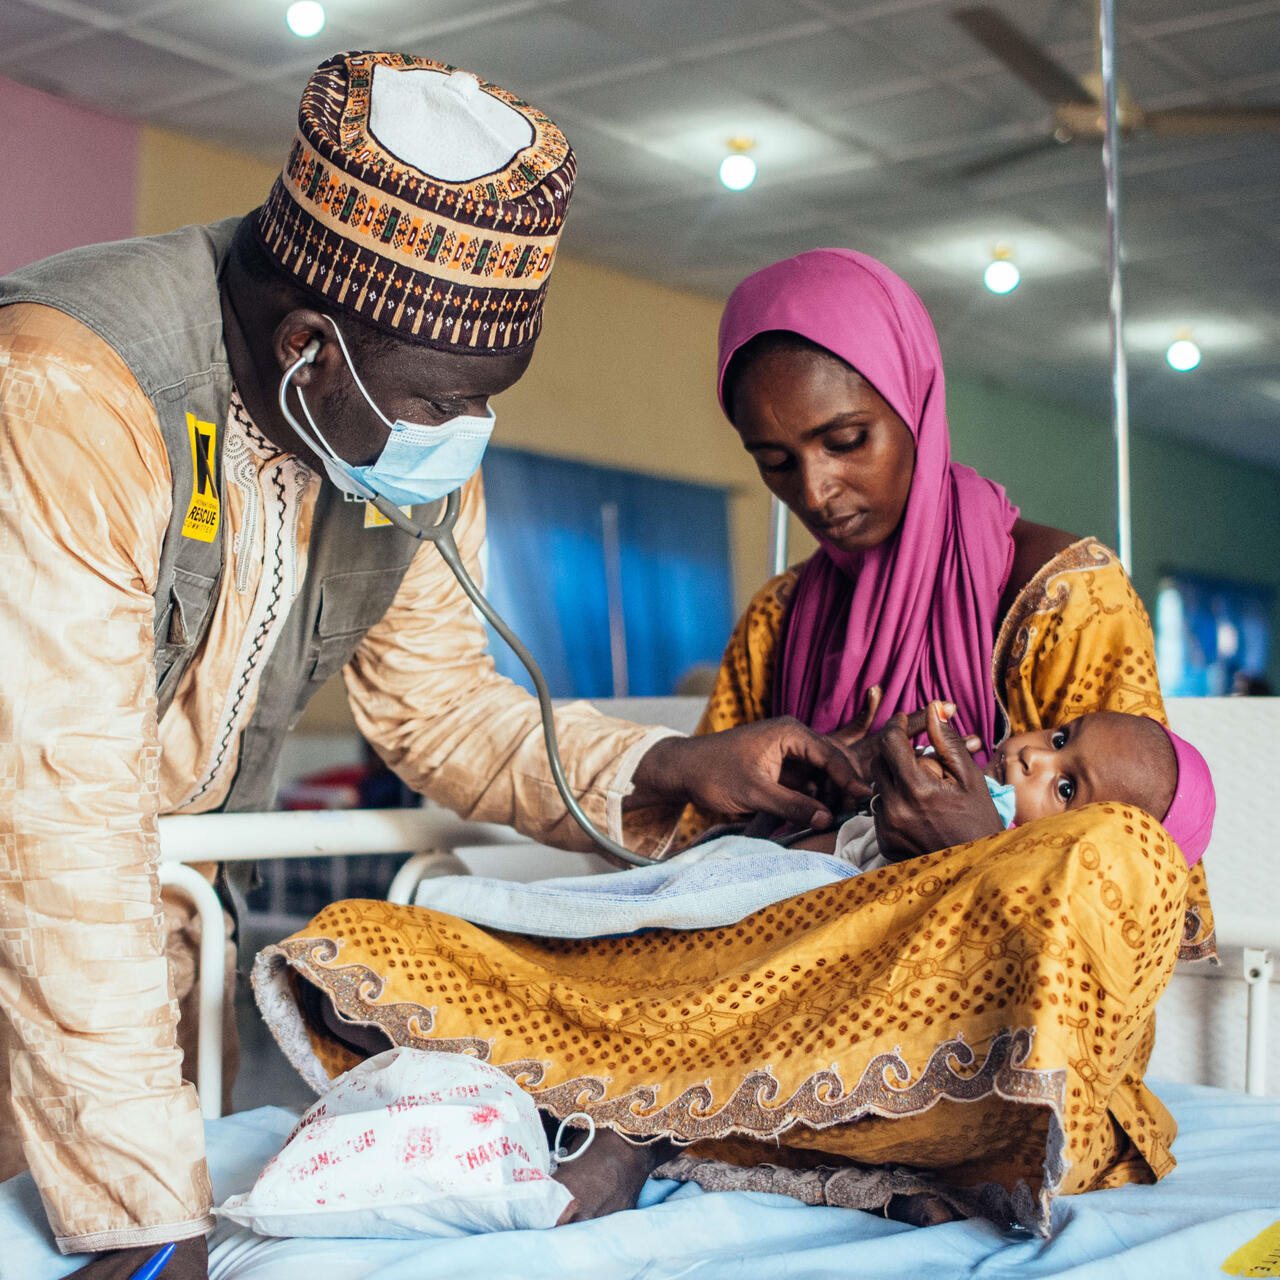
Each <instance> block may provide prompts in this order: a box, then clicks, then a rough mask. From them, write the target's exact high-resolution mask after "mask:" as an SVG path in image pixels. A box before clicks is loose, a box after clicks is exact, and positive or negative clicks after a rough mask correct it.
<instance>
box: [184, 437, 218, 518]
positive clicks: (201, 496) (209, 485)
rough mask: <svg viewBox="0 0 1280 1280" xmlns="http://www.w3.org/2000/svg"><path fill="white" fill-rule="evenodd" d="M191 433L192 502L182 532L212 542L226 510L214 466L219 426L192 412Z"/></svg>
mask: <svg viewBox="0 0 1280 1280" xmlns="http://www.w3.org/2000/svg"><path fill="white" fill-rule="evenodd" d="M187 434H188V435H189V436H190V437H191V466H192V471H191V505H190V506H189V507H188V508H187V518H186V519H185V520H184V521H183V522H182V536H183V537H184V538H195V539H196V540H197V541H198V542H212V541H213V539H214V537H215V536H216V534H217V532H218V518H219V515H220V513H221V510H222V508H221V505H220V504H219V502H218V478H217V476H216V475H215V474H214V470H213V467H214V461H215V460H216V458H217V456H218V453H217V448H216V446H217V443H218V429H217V427H215V426H214V425H213V423H212V422H201V421H199V420H198V419H197V418H196V416H195V415H194V414H191V413H189V414H187Z"/></svg>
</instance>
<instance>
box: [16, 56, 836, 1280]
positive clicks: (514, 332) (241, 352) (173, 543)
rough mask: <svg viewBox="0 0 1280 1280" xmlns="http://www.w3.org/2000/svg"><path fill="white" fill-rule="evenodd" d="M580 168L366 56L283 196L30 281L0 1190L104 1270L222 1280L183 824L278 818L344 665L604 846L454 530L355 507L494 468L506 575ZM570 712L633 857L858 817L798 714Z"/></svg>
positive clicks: (315, 89)
mask: <svg viewBox="0 0 1280 1280" xmlns="http://www.w3.org/2000/svg"><path fill="white" fill-rule="evenodd" d="M574 169H575V161H574V156H573V153H572V151H571V149H570V147H569V145H568V143H567V142H566V141H565V138H564V136H563V135H562V134H561V132H560V131H559V129H557V128H556V126H555V125H554V124H553V123H552V122H551V121H550V120H548V119H547V117H546V116H544V115H543V114H542V113H541V112H539V111H537V110H536V109H534V108H533V107H531V106H529V105H528V104H527V103H525V102H522V101H521V100H519V99H518V98H516V97H514V96H513V95H511V94H509V93H507V92H505V91H504V90H502V89H500V88H497V87H496V86H494V85H490V84H486V83H484V82H482V81H480V80H478V79H477V78H476V77H474V76H471V75H469V74H467V73H463V72H457V71H455V70H454V69H453V68H451V67H447V66H443V65H440V64H437V63H433V62H430V61H427V60H425V59H422V58H415V57H409V56H405V55H399V54H384V53H360V54H349V55H339V56H337V57H334V58H332V59H330V60H329V61H327V62H326V63H325V64H324V65H323V66H321V67H320V68H319V69H318V70H317V72H316V73H315V74H314V75H313V76H312V78H311V79H310V81H309V83H308V85H307V88H306V91H305V93H304V95H303V99H302V104H301V108H300V111H299V119H298V132H297V135H296V137H295V141H294V144H293V148H292V150H291V152H290V155H289V158H288V160H287V162H286V164H285V167H284V170H283V172H282V173H281V175H280V178H279V179H278V180H277V182H276V184H275V186H274V187H273V189H272V191H271V193H270V195H269V197H268V199H267V202H266V204H265V205H263V206H262V208H260V209H258V210H257V211H255V212H254V213H252V214H250V215H249V216H248V217H246V218H243V219H231V220H228V221H225V222H221V223H217V224H215V225H213V226H208V227H186V228H183V229H181V230H179V231H175V232H172V233H170V234H168V235H164V236H158V237H153V238H150V239H146V240H135V241H124V242H121V243H119V244H113V245H97V246H91V247H89V248H85V249H78V250H73V251H71V252H70V253H66V254H62V255H59V256H57V257H55V258H51V259H48V260H46V261H45V262H42V263H37V264H34V265H33V266H31V267H28V268H24V269H23V270H21V271H19V272H16V273H14V274H13V275H11V276H9V277H7V278H5V279H4V280H3V281H0V555H3V557H4V558H5V563H4V566H3V568H4V572H3V573H0V625H3V628H4V631H3V634H4V635H5V637H6V641H7V648H6V654H5V662H4V664H3V665H2V667H0V670H2V672H3V674H2V676H0V706H2V707H3V708H4V713H5V715H4V741H3V744H2V745H0V777H2V778H3V779H4V783H3V792H2V793H0V794H2V796H3V799H2V800H0V868H2V870H3V874H0V926H2V927H0V973H3V974H5V975H7V977H6V981H5V982H4V983H0V1177H5V1176H8V1175H9V1174H10V1173H13V1172H15V1171H16V1170H17V1169H18V1168H20V1167H21V1166H22V1164H23V1163H27V1164H29V1165H30V1167H31V1169H32V1172H33V1174H34V1176H35V1178H36V1181H37V1183H38V1185H39V1187H40V1190H41V1193H42V1195H43V1198H44V1202H45V1205H46V1208H47V1211H48V1214H49V1219H50V1223H51V1226H52V1228H53V1231H54V1234H55V1235H56V1236H57V1238H58V1243H59V1246H60V1247H61V1248H62V1250H63V1251H64V1252H68V1253H73V1252H88V1253H95V1254H96V1255H97V1256H96V1257H95V1258H94V1259H93V1260H92V1261H91V1262H90V1263H89V1265H88V1266H87V1267H85V1268H84V1269H83V1270H82V1272H81V1274H84V1275H86V1276H95V1277H104V1276H105V1277H115V1276H120V1277H124V1276H128V1275H131V1274H132V1273H133V1271H135V1270H136V1269H137V1267H138V1266H139V1265H140V1264H141V1262H142V1261H144V1260H145V1259H146V1258H147V1257H149V1256H150V1255H151V1254H152V1253H153V1252H154V1251H155V1249H156V1247H157V1246H158V1245H159V1244H161V1243H163V1242H165V1241H170V1240H177V1241H179V1247H178V1252H177V1253H176V1254H175V1256H174V1258H173V1260H172V1261H171V1263H170V1264H169V1266H168V1267H167V1269H166V1271H165V1276H166V1280H169V1278H170V1277H173V1278H174V1280H184V1278H186V1277H192V1276H204V1275H205V1274H206V1265H207V1264H206V1261H205V1254H204V1243H203V1233H204V1231H205V1230H206V1229H207V1227H208V1226H210V1225H211V1220H210V1218H209V1205H210V1187H209V1182H208V1175H207V1171H206V1168H205V1164H204V1160H203V1144H202V1132H201V1124H200V1115H199V1111H198V1109H197V1103H196V1099H195V1095H194V1091H193V1090H192V1088H191V1087H190V1086H189V1085H184V1084H183V1082H182V1072H181V1061H182V1055H181V1053H180V1051H179V1048H178V1043H179V1042H180V1041H185V1042H189V1039H190V1037H189V1036H188V1035H187V1034H186V1033H188V1032H189V1031H190V1030H191V1028H190V1020H189V1019H188V1020H183V1021H182V1022H181V1023H179V1019H178V1006H177V1003H176V1002H175V1001H174V1000H172V999H171V995H170V983H169V975H168V972H167V969H166V965H165V963H164V960H165V948H166V940H165V935H166V929H165V927H164V924H167V925H168V933H169V936H170V946H169V953H170V958H171V959H173V960H175V966H174V977H173V982H174V986H173V990H174V992H175V993H176V995H177V996H178V998H179V999H180V1000H184V1001H185V998H186V995H187V994H189V988H190V982H189V981H186V982H184V979H183V977H182V974H181V972H180V965H179V964H178V963H177V962H176V961H179V960H181V959H182V958H183V957H184V955H185V954H186V953H185V951H184V947H183V945H180V942H181V939H179V942H175V941H174V939H175V936H178V935H181V934H182V933H183V929H184V927H185V923H186V922H184V921H183V920H182V919H181V918H180V917H181V913H180V911H179V910H178V908H177V907H175V906H173V905H172V904H168V903H165V904H164V906H165V917H166V919H165V920H163V921H162V917H161V915H160V911H159V907H160V903H161V898H160V894H159V890H158V886H157V880H156V871H155V862H156V855H157V840H156V821H155V820H156V817H157V815H159V814H165V813H202V812H209V811H216V810H241V811H246V810H248V811H252V810H256V809H264V808H267V807H269V805H270V803H271V799H272V786H271V779H272V777H273V774H274V767H275V764H276V760H277V756H278V752H279V748H280V742H281V739H282V737H283V735H284V733H285V732H286V730H287V729H288V728H289V726H290V725H291V724H292V723H293V722H294V721H295V720H296V718H297V716H298V714H299V713H300V712H301V710H302V708H303V707H304V706H305V705H306V703H307V700H308V698H309V697H310V695H311V694H312V693H313V692H314V691H315V690H316V689H318V688H319V687H320V685H321V684H322V683H323V682H324V681H325V680H326V679H327V678H328V677H329V676H330V675H331V674H333V673H334V672H336V671H338V670H340V669H341V670H343V671H344V676H345V680H346V684H347V689H348V693H349V696H350V701H351V705H352V708H353V710H354V713H355V716H356V719H357V722H358V724H359V726H360V729H361V730H362V732H363V733H364V734H365V735H366V736H367V737H368V738H369V739H370V740H371V741H372V742H373V743H374V744H375V745H376V747H377V749H378V751H379V753H380V754H381V755H382V756H383V757H384V758H385V759H386V760H387V761H388V763H389V764H391V765H392V767H393V768H395V769H396V771H397V772H398V773H399V774H400V776H401V777H402V778H404V779H405V780H406V781H407V782H408V783H410V784H411V785H412V786H414V787H416V788H417V789H418V790H420V791H423V792H425V793H427V794H429V795H431V796H432V797H434V798H436V799H438V800H440V801H442V802H443V803H446V804H448V805H450V806H451V807H453V808H455V809H457V810H458V811H459V812H461V813H463V814H465V815H468V816H471V817H475V818H479V819H486V820H490V821H497V822H511V823H514V824H515V825H517V826H519V827H520V828H521V829H523V830H525V831H526V832H528V833H529V834H531V835H534V836H536V837H538V838H540V839H542V840H547V841H551V842H555V843H561V844H565V845H577V846H581V845H582V843H583V837H582V836H581V834H580V832H579V831H578V830H577V828H576V826H575V825H574V824H573V823H572V822H571V821H570V819H569V818H568V817H567V815H566V813H565V810H564V808H563V806H562V805H561V804H560V802H559V801H558V800H557V799H552V797H554V795H555V792H554V789H553V787H552V785H551V779H550V774H549V770H548V767H547V764H546V759H545V755H544V752H543V746H542V741H541V735H540V733H539V729H538V714H537V708H536V705H535V704H534V703H533V701H532V700H531V699H529V698H528V697H527V696H526V695H525V694H523V693H522V692H521V691H519V690H518V689H516V688H515V687H514V686H512V685H511V684H510V683H508V682H506V681H503V680H501V679H499V678H498V677H497V676H496V675H495V674H494V671H493V667H492V663H491V661H490V660H489V659H488V657H487V656H486V655H485V652H484V650H485V636H484V633H483V631H482V630H481V628H480V627H479V625H478V623H477V622H476V619H475V617H474V614H473V612H472V610H471V607H470V605H469V603H468V601H467V600H466V598H465V596H464V595H463V593H462V591H461V589H460V588H459V587H458V586H457V584H456V583H455V582H454V581H453V579H452V578H451V576H450V574H449V572H448V570H447V569H446V568H445V566H444V564H443V562H442V561H441V560H440V558H439V556H438V555H437V554H436V552H435V550H434V548H432V547H430V546H424V545H422V544H419V543H417V542H416V541H414V540H413V539H412V538H409V537H408V536H406V535H404V534H402V533H401V532H400V531H399V530H398V529H396V528H394V527H391V526H390V525H388V524H387V522H386V520H385V519H383V518H382V517H381V516H379V515H378V513H377V512H376V511H375V510H374V509H373V508H372V507H370V506H368V505H366V503H365V502H364V501H349V500H347V499H348V498H350V497H352V496H353V495H354V496H357V497H362V496H368V494H369V493H371V492H372V493H376V494H380V495H382V496H383V497H386V498H389V499H390V501H392V502H393V503H396V504H403V505H404V506H406V507H408V508H410V509H411V510H413V513H414V515H415V516H416V517H417V518H418V519H419V520H422V519H427V518H430V517H431V516H432V515H433V514H434V513H433V509H432V508H431V507H430V506H429V505H428V504H429V503H431V502H432V501H433V500H434V499H436V498H438V497H439V496H441V495H443V494H445V493H447V492H449V491H451V490H453V489H456V488H457V487H458V486H459V485H463V486H464V487H463V489H462V498H461V502H462V509H461V516H460V519H459V522H458V525H457V529H456V538H457V541H458V544H459V547H460V550H461V552H462V555H463V557H464V559H465V560H466V561H467V562H468V564H469V565H470V566H471V567H472V571H473V572H475V566H476V562H477V557H478V553H479V548H480V544H481V542H482V540H483V536H484V505H483V497H482V494H481V488H480V482H479V479H478V477H477V476H475V475H474V474H473V473H474V472H475V471H476V468H477V466H478V464H479V460H480V456H481V454H482V453H483V449H484V445H485V443H486V441H487V439H488V437H489V433H490V431H491V429H492V413H491V411H490V410H489V408H488V401H489V398H490V397H491V396H493V395H496V394H497V393H499V392H501V391H502V390H504V389H505V388H507V387H509V386H510V385H511V384H512V383H514V382H515V381H516V380H517V379H518V378H519V377H520V376H521V374H522V373H523V372H524V370H525V368H526V367H527V365H528V362H529V359H530V357H531V355H532V351H533V345H534V342H535V340H536V338H537V335H538V332H539V329H540V327H541V324H542V309H543V301H544V298H545V294H546V288H547V280H548V276H549V273H550V270H551V266H552V263H553V261H554V258H555V251H556V244H557V240H558V237H559V234H560V231H561V228H562V225H563V222H564V217H565V212H566V208H567V206H568V202H569V196H570V193H571V191H572V187H573V178H574ZM326 477H327V479H326ZM558 727H559V736H560V740H561V744H562V750H563V754H564V759H565V764H566V769H567V772H568V775H569V780H570V785H571V786H572V787H573V789H574V791H575V792H576V793H577V795H578V796H579V797H580V801H581V803H582V805H583V807H584V809H585V810H586V811H587V813H588V814H589V815H590V816H591V817H592V818H593V820H594V821H595V822H596V823H597V824H598V825H600V826H607V827H608V828H609V829H610V833H611V834H612V835H613V836H614V837H615V838H622V839H625V840H626V842H627V843H628V844H629V845H630V846H631V847H632V848H637V849H639V850H641V851H650V852H654V851H658V850H660V849H661V848H662V847H663V846H664V844H665V842H666V841H667V840H668V839H669V838H670V833H671V830H672V828H673V824H674V818H675V816H676V813H677V811H678V809H679V807H680V806H681V805H682V804H683V803H684V802H685V801H687V800H694V801H697V802H700V803H703V804H705V805H706V806H707V807H708V808H710V809H713V810H715V811H717V812H725V811H735V810H736V811H744V812H745V811H750V810H754V809H761V808H765V809H770V808H771V809H774V810H776V811H777V812H779V813H780V814H782V815H784V816H786V817H789V818H791V819H793V820H796V821H800V822H802V823H804V822H810V821H814V820H815V819H816V820H817V821H818V822H819V823H822V822H825V821H829V817H830V815H829V813H828V812H827V811H826V809H825V808H824V807H823V806H822V805H821V804H820V803H819V802H818V801H815V800H812V799H810V798H809V797H808V796H807V795H805V794H801V793H800V792H797V791H794V790H790V789H788V788H787V787H785V786H783V785H782V783H781V781H780V779H781V777H782V771H783V765H784V764H786V763H787V762H788V761H792V762H794V761H797V760H799V761H802V762H804V763H805V764H806V765H807V766H809V768H810V769H811V771H813V772H815V773H821V772H823V771H826V772H827V773H828V776H829V779H830V780H831V781H834V782H835V783H836V784H837V786H841V785H843V784H844V783H845V782H847V780H848V776H849V774H848V764H847V762H846V761H845V760H844V758H843V757H841V756H838V755H837V754H836V753H835V749H834V748H833V747H831V746H830V744H827V743H825V742H823V741H821V740H819V739H817V738H815V737H814V736H813V735H812V734H810V733H809V732H808V731H807V730H805V729H802V728H801V727H800V726H798V725H796V724H795V723H794V722H789V723H778V724H772V723H765V724H763V725H754V726H749V727H747V728H745V729H741V730H734V731H733V732H732V733H730V734H726V735H714V736H712V737H710V738H701V739H683V738H679V737H677V736H673V735H669V734H667V732H666V731H664V730H656V731H655V730H651V729H646V728H641V727H639V726H636V725H629V724H626V723H623V722H620V721H613V720H608V719H605V718H603V717H601V716H599V715H597V714H596V713H594V712H593V711H592V710H591V709H590V708H586V707H584V706H576V707H570V708H566V709H564V710H562V711H561V712H560V713H559V714H558ZM688 779H696V780H697V781H696V783H690V782H688V781H687V780H688ZM624 811H625V812H626V822H625V832H624V829H623V827H624V824H623V814H624ZM221 883H222V880H221V877H220V878H219V884H220V885H221ZM187 941H188V943H189V939H188V940H187ZM187 949H188V950H189V947H188V948H187ZM175 958H176V959H175ZM175 1028H177V1030H175ZM188 1047H190V1045H189V1043H188ZM187 1074H188V1076H191V1075H193V1074H194V1073H193V1071H192V1070H191V1069H190V1063H188V1071H187Z"/></svg>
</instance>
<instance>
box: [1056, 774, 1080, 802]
mask: <svg viewBox="0 0 1280 1280" xmlns="http://www.w3.org/2000/svg"><path fill="white" fill-rule="evenodd" d="M1075 794H1076V784H1075V783H1074V782H1072V781H1071V779H1070V778H1059V779H1058V799H1059V800H1061V801H1062V803H1063V804H1070V803H1071V801H1072V800H1073V799H1074V798H1075Z"/></svg>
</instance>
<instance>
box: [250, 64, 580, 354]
mask: <svg viewBox="0 0 1280 1280" xmlns="http://www.w3.org/2000/svg"><path fill="white" fill-rule="evenodd" d="M575 169H576V160H575V157H574V154H573V151H572V149H571V148H570V146H569V144H568V142H567V141H566V139H565V136H564V134H563V133H561V132H560V130H559V129H558V128H557V127H556V126H555V125H554V124H553V123H552V122H551V121H550V120H549V119H548V118H547V117H546V116H545V115H543V114H542V112H541V111H538V110H537V109H536V108H535V107H532V106H530V105H529V104H528V103H527V102H524V101H522V100H521V99H520V98H517V97H516V96H515V95H514V94H511V93H508V92H507V91H506V90H505V89H500V88H498V86H497V85H492V84H488V83H486V82H485V81H483V80H480V79H479V78H478V77H476V76H474V75H472V74H470V73H469V72H466V71H459V70H457V69H456V68H454V67H451V66H449V65H447V64H445V63H440V62H431V61H429V60H428V59H426V58H418V57H413V56H412V55H409V54H401V53H341V54H337V55H335V56H334V57H332V58H330V59H329V60H328V61H327V62H325V63H323V64H322V65H321V66H320V67H319V68H317V70H316V71H315V73H314V74H313V75H312V77H311V79H310V80H309V81H308V82H307V87H306V89H305V90H304V92H303V95H302V103H301V106H300V107H299V109H298V129H297V133H296V134H295V136H294V142H293V148H292V150H291V151H290V152H289V159H288V161H287V162H286V164H285V166H284V170H283V172H282V173H281V174H280V177H279V178H277V179H276V182H275V185H274V186H273V187H272V189H271V194H270V196H269V197H268V199H267V202H266V204H264V205H263V206H262V208H261V209H259V210H258V211H257V214H256V215H255V224H254V225H255V229H256V231H257V235H258V239H259V241H260V243H261V245H262V247H263V249H264V250H265V251H266V254H267V256H268V257H269V258H270V259H271V261H272V262H273V263H275V265H276V266H278V267H279V268H280V269H281V270H283V271H284V272H285V273H287V274H288V275H290V276H292V277H293V279H294V280H296V281H297V282H298V283H299V284H301V285H303V286H304V287H305V288H306V289H308V290H310V291H311V292H313V293H316V294H319V295H320V296H321V297H322V298H324V299H325V300H326V301H327V302H329V303H330V304H332V305H333V306H334V307H337V308H339V309H341V310H343V311H348V312H351V313H354V314H355V315H357V316H359V317H360V319H362V320H364V321H365V322H366V323H368V324H371V325H373V326H375V327H376V328H379V329H383V330H385V331H387V332H388V333H392V334H395V335H397V336H398V337H402V338H405V339H407V340H408V341H411V342H421V343H424V344H425V345H428V346H432V347H437V348H441V349H444V350H452V351H464V352H471V353H475V354H483V353H486V352H488V353H502V352H520V351H525V350H528V349H529V348H530V347H531V346H532V345H533V342H534V339H535V338H536V337H537V336H538V331H539V329H540V328H541V326H542V304H543V299H544V297H545V295H546V290H547V278H548V276H549V274H550V272H551V265H552V262H553V261H554V259H555V253H556V244H557V242H558V240H559V238H560V231H561V228H562V227H563V226H564V217H565V211H566V210H567V208H568V205H569V197H570V195H571V194H572V191H573V179H574V173H575Z"/></svg>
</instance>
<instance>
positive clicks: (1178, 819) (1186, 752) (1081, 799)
mask: <svg viewBox="0 0 1280 1280" xmlns="http://www.w3.org/2000/svg"><path fill="white" fill-rule="evenodd" d="M986 773H987V776H988V777H991V778H994V779H995V780H996V781H997V782H1003V783H1006V784H1008V785H1010V786H1012V787H1013V789H1014V799H1015V801H1016V803H1017V812H1016V821H1017V822H1019V823H1024V822H1031V821H1033V820H1034V819H1036V818H1044V817H1048V816H1049V815H1050V814H1055V813H1062V812H1063V811H1064V810H1066V809H1078V808H1080V807H1081V806H1082V805H1086V804H1094V803H1096V802H1097V801H1100V800H1101V801H1110V802H1112V803H1116V804H1131V805H1136V806H1137V807H1138V808H1139V809H1145V810H1146V811H1147V812H1148V813H1150V814H1152V815H1153V816H1155V817H1157V818H1160V819H1161V821H1162V822H1163V823H1164V826H1165V828H1166V830H1168V832H1169V834H1170V835H1171V836H1173V838H1174V839H1175V840H1176V841H1177V842H1178V847H1179V848H1180V849H1181V850H1182V852H1183V854H1184V855H1185V857H1186V859H1187V863H1188V865H1194V864H1195V863H1196V862H1197V861H1198V860H1199V858H1200V855H1201V854H1203V853H1204V849H1205V846H1206V845H1207V844H1208V843H1209V831H1210V828H1211V827H1212V824H1213V810H1214V792H1213V781H1212V779H1211V778H1210V776H1209V767H1208V765H1206V764H1205V761H1204V757H1203V756H1202V755H1201V754H1200V753H1199V752H1198V751H1197V750H1196V749H1195V747H1193V746H1192V745H1191V744H1190V743H1189V742H1186V741H1184V740H1183V739H1182V738H1179V737H1178V736H1177V734H1175V733H1172V732H1171V731H1169V730H1168V729H1166V728H1165V727H1164V726H1163V725H1161V724H1159V723H1158V722H1157V721H1155V720H1151V719H1149V718H1148V717H1146V716H1135V715H1126V714H1124V713H1123V712H1119V711H1095V712H1093V713H1091V714H1089V715H1083V716H1079V717H1078V718H1077V719H1075V720H1070V721H1068V722H1067V723H1066V724H1064V725H1061V726H1060V727H1058V728H1057V729H1033V730H1031V731H1030V732H1028V733H1017V734H1013V735H1012V736H1011V737H1008V738H1006V739H1005V740H1004V742H1002V743H1001V744H1000V745H999V746H998V747H996V749H995V750H994V752H993V753H992V756H991V763H990V764H989V765H988V766H987V769H986Z"/></svg>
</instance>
